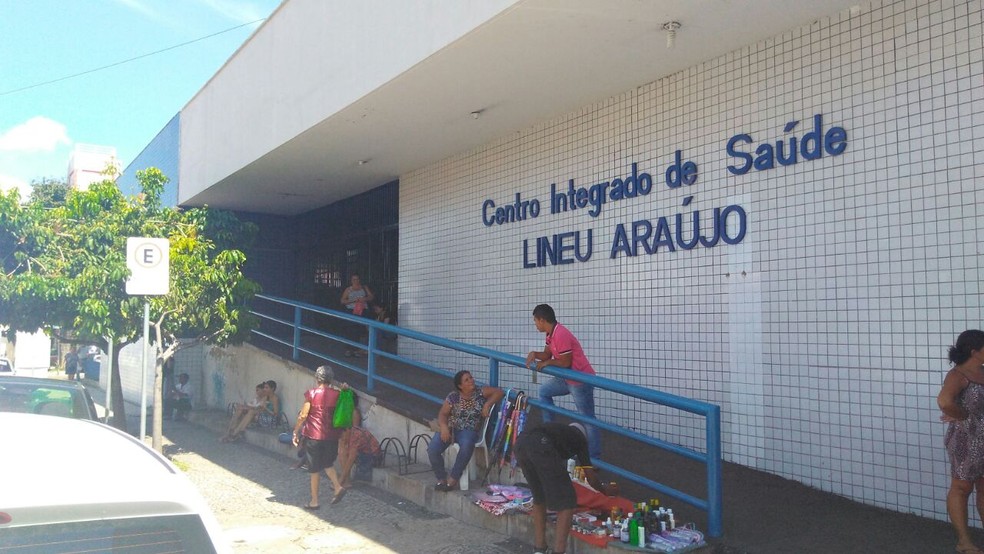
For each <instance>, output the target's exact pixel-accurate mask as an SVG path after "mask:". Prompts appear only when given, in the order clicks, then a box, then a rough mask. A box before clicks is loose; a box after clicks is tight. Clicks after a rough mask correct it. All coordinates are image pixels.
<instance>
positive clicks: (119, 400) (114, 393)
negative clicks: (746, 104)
mask: <svg viewBox="0 0 984 554" xmlns="http://www.w3.org/2000/svg"><path fill="white" fill-rule="evenodd" d="M127 344H129V343H125V344H120V345H118V346H117V347H116V348H114V349H113V361H112V364H111V367H110V372H111V373H112V375H113V383H112V386H111V387H110V389H111V390H110V398H112V404H113V406H112V409H113V419H112V421H111V424H112V426H113V427H116V428H117V429H119V430H121V431H123V432H129V431H128V430H127V428H126V404H124V403H123V383H121V382H120V350H123V347H124V346H126V345H127Z"/></svg>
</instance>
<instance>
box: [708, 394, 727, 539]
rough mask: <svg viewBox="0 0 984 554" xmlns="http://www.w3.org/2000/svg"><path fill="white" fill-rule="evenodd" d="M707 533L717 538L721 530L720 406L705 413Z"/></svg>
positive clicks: (712, 407) (713, 407)
mask: <svg viewBox="0 0 984 554" xmlns="http://www.w3.org/2000/svg"><path fill="white" fill-rule="evenodd" d="M705 420H706V424H705V433H706V434H707V437H706V439H707V534H708V535H709V536H711V537H714V538H717V537H720V536H721V533H722V532H723V529H722V522H721V515H722V514H721V512H722V510H723V509H724V507H723V502H722V495H721V408H720V407H718V406H713V405H712V406H711V409H710V411H709V412H708V413H707V415H706V417H705Z"/></svg>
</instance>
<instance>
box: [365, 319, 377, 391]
mask: <svg viewBox="0 0 984 554" xmlns="http://www.w3.org/2000/svg"><path fill="white" fill-rule="evenodd" d="M376 333H377V330H376V328H375V327H373V326H372V325H370V326H369V356H368V359H367V360H366V392H372V388H373V375H375V374H376Z"/></svg>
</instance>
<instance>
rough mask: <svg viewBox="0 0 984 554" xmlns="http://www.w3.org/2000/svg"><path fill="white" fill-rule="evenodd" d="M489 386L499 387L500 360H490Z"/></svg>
mask: <svg viewBox="0 0 984 554" xmlns="http://www.w3.org/2000/svg"><path fill="white" fill-rule="evenodd" d="M489 385H491V386H493V387H498V386H499V360H496V359H495V358H489Z"/></svg>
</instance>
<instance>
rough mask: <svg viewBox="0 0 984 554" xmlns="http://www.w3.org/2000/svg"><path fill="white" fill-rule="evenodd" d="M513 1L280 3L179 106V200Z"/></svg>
mask: <svg viewBox="0 0 984 554" xmlns="http://www.w3.org/2000/svg"><path fill="white" fill-rule="evenodd" d="M514 2H515V0H494V1H493V0H481V1H476V0H469V1H467V2H462V1H460V0H455V1H448V0H426V1H417V2H413V3H403V2H383V1H380V0H375V1H368V2H367V1H364V0H339V1H335V2H321V1H318V0H290V1H288V2H283V3H282V4H281V5H280V7H278V8H277V11H276V13H275V16H274V17H270V18H268V19H267V21H266V22H265V23H264V24H263V26H262V27H261V30H262V32H256V33H254V34H253V36H251V37H250V38H249V40H247V41H246V43H245V44H243V46H242V47H241V48H240V49H239V51H238V52H236V54H235V56H233V57H232V58H231V59H230V60H229V61H228V62H227V63H226V64H225V65H224V66H223V67H222V69H220V70H219V72H218V73H216V74H215V75H214V76H213V77H212V79H211V80H210V81H209V82H208V83H207V84H206V85H205V86H204V87H203V88H202V90H201V91H199V92H198V94H196V95H195V97H194V98H192V99H191V101H189V102H188V104H187V105H186V106H185V107H184V109H183V110H182V112H183V114H184V117H183V118H182V126H181V140H182V142H183V143H184V145H185V150H184V153H183V158H182V160H181V181H182V188H181V195H180V198H179V201H186V200H188V199H189V198H192V197H193V196H195V195H196V194H198V193H200V192H202V191H203V190H205V189H206V188H208V187H210V186H212V185H214V184H215V183H217V182H219V181H220V180H222V179H224V178H226V177H228V176H229V175H230V174H231V173H233V172H235V171H237V170H239V169H240V168H243V167H245V166H246V165H248V164H250V163H252V162H253V161H255V160H256V159H257V158H259V157H260V156H262V155H264V154H266V153H268V152H270V151H271V150H273V149H274V148H276V147H278V146H280V145H282V144H284V143H285V142H287V141H289V140H291V139H293V138H294V137H296V136H298V135H299V134H301V133H303V132H305V131H307V130H308V129H310V128H311V127H312V126H313V125H315V124H317V123H320V122H321V121H324V120H326V119H328V118H330V117H331V116H333V115H336V114H338V113H339V112H340V111H341V110H343V109H345V108H347V107H349V106H350V105H352V104H353V103H354V102H356V101H357V100H359V99H360V98H362V97H364V96H365V95H366V94H368V93H369V92H371V91H373V90H376V89H378V88H379V87H381V86H383V85H384V84H385V83H388V82H389V81H391V80H392V79H394V78H395V77H397V76H399V75H400V74H401V73H403V72H405V71H406V70H408V69H409V68H411V67H413V66H414V65H416V64H418V63H420V61H421V60H424V59H426V58H427V57H429V56H431V55H433V54H434V53H435V52H437V51H438V50H440V49H441V48H443V47H445V46H446V45H447V44H450V43H452V42H453V41H455V40H456V39H458V38H460V37H461V36H463V35H465V34H467V33H468V32H470V31H472V30H473V29H474V28H475V27H477V26H478V25H480V24H482V23H483V22H485V21H487V20H488V19H489V18H490V17H492V16H493V15H495V14H497V13H499V12H501V11H502V10H504V9H507V8H508V7H509V6H511V5H512V4H513V3H514ZM367 29H368V30H369V31H367ZM367 33H368V34H367ZM299 52H303V53H305V54H304V55H298V53H299ZM321 52H330V53H331V55H320V54H319V53H321ZM325 76H330V78H325ZM271 99H276V102H271ZM243 114H251V115H250V117H249V118H246V119H244V118H243Z"/></svg>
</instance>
